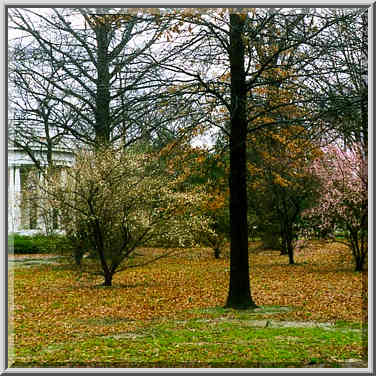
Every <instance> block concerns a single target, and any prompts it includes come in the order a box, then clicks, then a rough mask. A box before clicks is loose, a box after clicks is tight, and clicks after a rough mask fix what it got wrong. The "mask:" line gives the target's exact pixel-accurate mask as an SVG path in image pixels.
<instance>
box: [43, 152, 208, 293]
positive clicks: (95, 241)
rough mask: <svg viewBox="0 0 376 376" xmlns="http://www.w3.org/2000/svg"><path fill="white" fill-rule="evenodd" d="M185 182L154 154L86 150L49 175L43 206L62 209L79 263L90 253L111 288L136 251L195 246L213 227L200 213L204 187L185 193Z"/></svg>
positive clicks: (62, 225) (98, 270)
mask: <svg viewBox="0 0 376 376" xmlns="http://www.w3.org/2000/svg"><path fill="white" fill-rule="evenodd" d="M180 179H181V178H179V174H174V173H170V172H167V171H163V170H162V169H161V166H160V164H159V159H158V156H157V155H156V154H153V153H140V152H135V151H124V150H123V149H116V148H114V147H108V148H103V149H100V150H95V151H81V152H80V153H78V154H77V156H76V162H75V164H74V165H73V166H72V167H71V168H69V169H67V170H65V171H64V173H63V174H60V175H57V174H54V173H53V172H51V171H49V172H47V173H46V176H45V178H44V179H43V181H44V183H43V186H42V187H41V188H40V192H41V193H42V196H41V201H43V200H44V202H45V204H44V205H48V206H52V207H55V208H57V209H58V212H59V217H60V218H59V221H60V224H61V227H62V229H63V230H64V231H65V233H66V234H67V236H68V237H69V239H71V242H72V245H73V248H74V250H75V254H76V256H77V259H78V261H79V260H80V259H81V256H82V254H83V253H84V252H85V251H86V250H88V248H89V249H90V250H91V251H92V252H94V254H95V255H96V257H95V258H94V260H93V261H92V263H94V267H95V266H96V267H97V270H95V272H97V273H100V274H102V275H103V276H104V278H105V282H104V285H108V286H110V285H111V284H112V277H113V275H114V274H115V273H116V272H118V271H120V270H123V269H124V268H125V267H126V263H124V261H125V260H126V259H127V258H128V257H129V256H130V255H131V254H132V253H133V252H134V251H135V249H136V247H140V246H145V245H148V244H150V243H151V242H152V241H158V240H159V241H161V242H162V243H168V244H173V245H175V246H176V247H187V246H193V245H194V243H195V239H196V236H195V234H196V233H197V232H200V231H206V228H208V226H209V219H208V218H207V217H205V215H203V214H202V211H201V210H200V207H201V206H202V203H203V202H204V200H205V193H204V192H203V191H202V189H201V188H200V187H199V186H194V187H187V186H184V190H182V188H181V181H180ZM95 262H96V263H97V265H95Z"/></svg>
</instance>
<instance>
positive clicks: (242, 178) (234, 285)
mask: <svg viewBox="0 0 376 376" xmlns="http://www.w3.org/2000/svg"><path fill="white" fill-rule="evenodd" d="M243 29H244V18H243V17H242V15H239V14H231V15H230V51H229V59H230V69H231V112H230V116H231V122H230V178H229V188H230V237H231V248H230V285H229V293H228V297H227V302H226V307H232V308H248V307H256V304H255V303H254V302H253V300H252V296H251V289H250V280H249V263H248V223H247V186H246V171H247V165H246V137H247V118H246V101H247V89H246V80H245V69H244V54H245V49H244V42H243V39H242V37H243Z"/></svg>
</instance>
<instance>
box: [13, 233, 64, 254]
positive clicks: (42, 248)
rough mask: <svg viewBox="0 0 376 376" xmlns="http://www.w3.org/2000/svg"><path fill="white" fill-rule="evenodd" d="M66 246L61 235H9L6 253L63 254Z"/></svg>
mask: <svg viewBox="0 0 376 376" xmlns="http://www.w3.org/2000/svg"><path fill="white" fill-rule="evenodd" d="M66 246H67V240H66V238H65V236H63V235H48V236H47V235H43V234H37V235H32V236H28V235H19V234H11V235H9V237H8V253H14V254H21V255H22V254H36V253H45V254H56V253H63V252H64V250H65V247H66Z"/></svg>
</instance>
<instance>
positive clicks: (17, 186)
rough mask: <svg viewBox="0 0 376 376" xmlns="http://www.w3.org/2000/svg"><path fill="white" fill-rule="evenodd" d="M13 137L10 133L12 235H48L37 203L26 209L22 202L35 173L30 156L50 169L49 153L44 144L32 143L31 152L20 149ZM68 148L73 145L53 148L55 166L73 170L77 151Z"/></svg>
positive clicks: (10, 218)
mask: <svg viewBox="0 0 376 376" xmlns="http://www.w3.org/2000/svg"><path fill="white" fill-rule="evenodd" d="M40 134H41V135H40V137H41V138H42V137H43V134H42V132H40ZM12 137H14V136H13V135H12V132H9V140H8V233H13V232H23V233H33V232H44V231H45V230H46V228H45V223H44V221H43V220H42V218H41V216H40V213H39V212H38V205H37V203H36V204H35V205H29V207H27V206H25V205H23V204H22V202H23V198H24V197H25V193H26V189H27V187H26V184H25V183H26V181H27V177H28V174H29V173H30V171H31V170H33V169H35V162H34V161H33V159H32V158H31V156H30V152H31V153H32V155H33V157H34V158H35V159H37V160H38V162H39V163H40V165H41V166H42V167H43V166H46V165H47V150H46V149H45V148H43V142H40V143H38V142H34V143H29V144H28V145H27V148H26V147H17V146H15V143H14V139H13V140H12ZM41 141H43V140H41ZM65 141H66V140H65ZM68 141H69V140H68ZM63 145H64V146H63ZM66 145H69V142H68V143H67V142H64V143H63V142H60V143H59V145H56V146H54V147H53V149H52V150H53V153H52V159H53V163H54V165H55V166H69V165H71V164H72V162H73V161H74V154H73V149H72V148H69V147H67V146H66ZM27 149H28V150H27ZM28 151H29V153H28ZM54 227H58V224H55V226H54Z"/></svg>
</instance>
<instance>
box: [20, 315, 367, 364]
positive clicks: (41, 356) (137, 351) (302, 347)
mask: <svg viewBox="0 0 376 376" xmlns="http://www.w3.org/2000/svg"><path fill="white" fill-rule="evenodd" d="M217 311H219V309H217ZM348 329H349V328H348V327H345V325H344V324H343V323H342V324H341V325H340V327H333V329H324V328H255V327H250V326H249V325H248V320H246V319H237V320H230V321H229V320H227V319H226V317H219V318H217V319H202V318H196V319H190V320H186V321H184V320H183V321H177V320H170V321H166V320H162V321H158V322H154V323H151V324H150V325H149V326H148V327H145V328H144V329H138V330H136V331H133V332H129V333H122V334H121V333H120V334H118V335H115V336H96V337H90V338H86V339H85V338H83V339H81V340H77V339H75V340H73V339H72V341H71V342H66V343H61V344H59V345H55V344H50V345H49V346H48V347H40V348H38V349H36V348H34V349H33V350H32V351H31V349H30V348H29V349H23V350H22V349H20V352H19V354H18V357H17V358H18V362H17V364H18V365H19V366H21V364H22V366H27V362H28V359H30V360H31V359H32V361H33V363H30V365H29V366H34V367H35V366H36V365H38V366H39V367H40V366H43V365H44V366H50V367H51V366H52V367H53V366H57V367H58V366H63V365H66V364H70V365H72V366H78V365H82V366H84V365H86V366H88V367H95V366H103V367H121V368H124V367H177V368H179V367H190V368H196V367H216V368H227V367H236V368H241V367H246V368H252V367H273V368H275V367H303V366H304V365H305V364H309V363H311V364H314V363H317V362H318V363H320V364H323V363H324V364H326V365H327V366H330V367H335V366H336V365H337V364H338V362H340V361H341V360H345V359H350V358H359V351H357V350H355V349H356V347H357V346H356V345H358V347H359V348H361V344H362V340H363V338H362V334H361V331H360V330H348ZM351 329H352V328H351ZM354 345H355V346H354ZM36 353H37V354H36ZM21 359H23V361H21ZM16 366H17V365H16Z"/></svg>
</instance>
